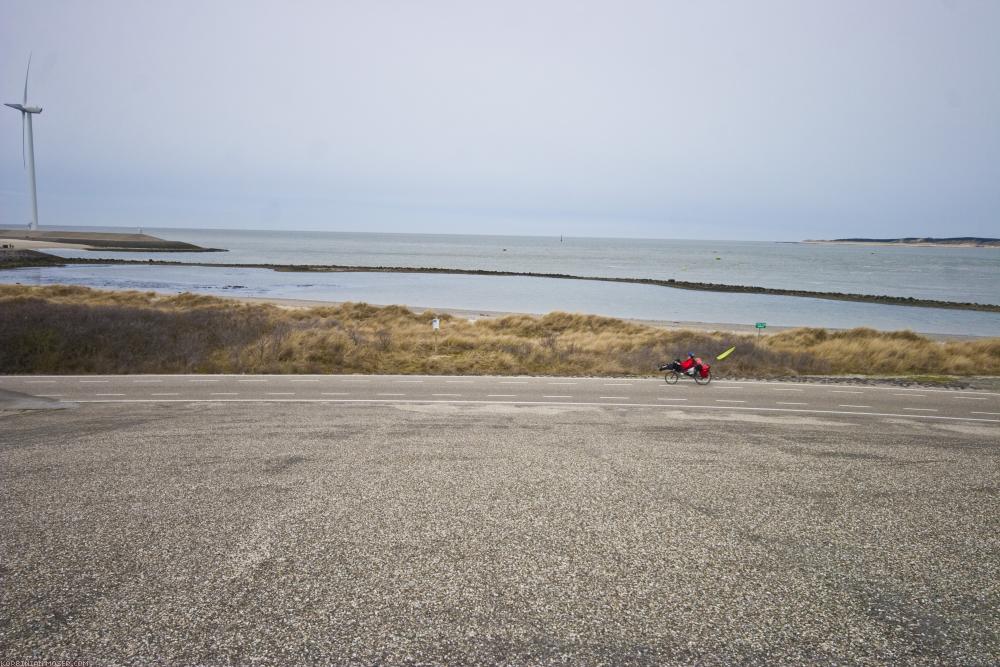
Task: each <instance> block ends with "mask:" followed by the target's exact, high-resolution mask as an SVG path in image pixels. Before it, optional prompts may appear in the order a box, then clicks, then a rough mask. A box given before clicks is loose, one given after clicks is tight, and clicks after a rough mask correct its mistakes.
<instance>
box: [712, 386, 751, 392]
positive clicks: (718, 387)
mask: <svg viewBox="0 0 1000 667" xmlns="http://www.w3.org/2000/svg"><path fill="white" fill-rule="evenodd" d="M715 388H716V389H739V390H740V391H742V390H744V389H746V387H720V386H719V385H715Z"/></svg>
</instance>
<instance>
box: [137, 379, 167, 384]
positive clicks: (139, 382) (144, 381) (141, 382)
mask: <svg viewBox="0 0 1000 667" xmlns="http://www.w3.org/2000/svg"><path fill="white" fill-rule="evenodd" d="M161 382H163V380H132V384H159V383H161Z"/></svg>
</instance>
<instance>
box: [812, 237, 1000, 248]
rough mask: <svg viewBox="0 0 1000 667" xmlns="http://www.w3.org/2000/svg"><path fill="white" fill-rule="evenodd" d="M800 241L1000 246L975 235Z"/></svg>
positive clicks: (882, 244) (828, 243)
mask: <svg viewBox="0 0 1000 667" xmlns="http://www.w3.org/2000/svg"><path fill="white" fill-rule="evenodd" d="M800 243H810V244H820V245H869V246H909V247H918V248H1000V239H993V238H980V237H975V236H956V237H951V238H933V237H916V236H913V237H905V238H898V239H866V238H852V239H806V240H804V241H800Z"/></svg>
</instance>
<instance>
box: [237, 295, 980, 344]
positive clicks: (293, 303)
mask: <svg viewBox="0 0 1000 667" xmlns="http://www.w3.org/2000/svg"><path fill="white" fill-rule="evenodd" d="M217 298H220V299H230V300H233V301H240V302H243V303H252V304H270V305H272V306H279V307H281V308H290V309H300V308H322V307H324V306H339V305H342V304H343V303H346V302H344V301H311V300H308V299H281V298H273V297H249V296H247V297H240V296H218V297H217ZM369 305H372V306H378V307H385V306H389V305H402V306H403V307H404V308H408V309H409V310H411V311H413V312H414V313H418V314H420V313H424V312H428V311H430V312H433V313H437V314H443V315H444V314H446V315H451V316H452V317H458V318H462V319H465V320H486V319H496V318H500V317H506V316H507V315H525V316H528V317H542V316H543V315H545V313H526V312H515V311H499V310H469V309H462V308H435V307H433V306H410V305H406V304H384V303H383V304H378V303H372V304H369ZM609 317H610V316H609ZM612 319H619V320H622V321H624V322H631V323H634V324H641V325H645V326H650V327H656V328H659V329H667V330H670V331H681V330H688V331H703V332H706V333H737V334H754V333H757V328H756V327H755V326H753V325H751V324H735V323H731V322H721V323H720V322H696V321H693V320H643V319H631V318H621V317H615V318H612ZM798 328H801V327H782V326H771V325H768V327H767V328H766V329H762V330H760V335H763V336H767V335H768V334H775V333H778V332H780V331H789V330H791V329H798ZM827 330H828V331H847V329H833V328H828V329H827ZM921 335H922V336H926V337H927V338H930V339H932V340H954V341H960V340H979V339H982V338H989V336H967V335H961V334H932V333H922V334H921Z"/></svg>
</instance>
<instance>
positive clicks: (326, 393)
mask: <svg viewBox="0 0 1000 667" xmlns="http://www.w3.org/2000/svg"><path fill="white" fill-rule="evenodd" d="M319 393H320V395H321V396H350V395H351V394H350V392H346V391H321V392H319Z"/></svg>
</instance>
